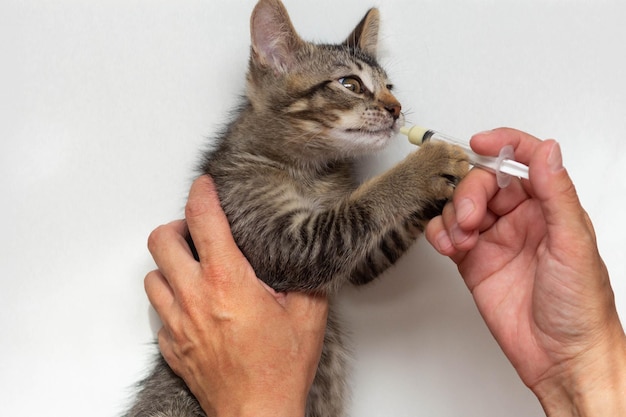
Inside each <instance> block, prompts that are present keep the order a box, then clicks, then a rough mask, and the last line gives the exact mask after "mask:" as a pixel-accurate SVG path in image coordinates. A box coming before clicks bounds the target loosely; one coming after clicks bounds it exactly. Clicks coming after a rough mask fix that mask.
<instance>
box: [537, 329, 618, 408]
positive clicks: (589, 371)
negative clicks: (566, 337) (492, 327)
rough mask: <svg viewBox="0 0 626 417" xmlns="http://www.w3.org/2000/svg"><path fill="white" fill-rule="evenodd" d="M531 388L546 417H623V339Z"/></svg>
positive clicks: (589, 353) (608, 344) (591, 353)
mask: <svg viewBox="0 0 626 417" xmlns="http://www.w3.org/2000/svg"><path fill="white" fill-rule="evenodd" d="M587 356H588V357H586V358H584V360H579V361H576V363H567V364H564V365H562V367H563V369H562V370H561V371H560V372H558V375H557V376H555V377H552V378H549V379H546V380H545V381H542V382H541V383H539V384H537V386H535V387H533V388H532V390H533V392H534V393H535V395H537V398H538V399H539V401H540V403H541V405H542V407H543V409H544V411H545V413H546V415H547V416H548V417H601V416H618V415H619V416H621V415H624V416H626V337H625V336H624V334H623V332H622V333H621V335H620V337H619V338H618V340H617V343H607V344H606V345H605V346H604V347H603V348H602V349H596V350H595V351H594V352H588V353H587Z"/></svg>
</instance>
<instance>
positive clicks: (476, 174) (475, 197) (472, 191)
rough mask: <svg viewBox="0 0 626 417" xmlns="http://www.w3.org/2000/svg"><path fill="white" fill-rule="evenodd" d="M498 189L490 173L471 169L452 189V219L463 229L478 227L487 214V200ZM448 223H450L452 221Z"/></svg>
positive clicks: (469, 229) (488, 200) (468, 229)
mask: <svg viewBox="0 0 626 417" xmlns="http://www.w3.org/2000/svg"><path fill="white" fill-rule="evenodd" d="M499 190H500V188H499V187H498V184H497V181H496V178H495V176H494V175H493V174H492V173H490V172H487V171H485V170H482V169H472V170H471V171H470V172H469V173H468V174H467V175H466V176H465V178H463V180H461V182H460V183H459V185H458V186H457V188H456V190H455V191H454V196H453V198H452V201H453V204H454V214H455V219H454V221H455V222H456V223H457V224H458V225H459V227H461V229H463V230H466V231H471V230H475V229H478V228H479V226H480V225H481V224H482V223H483V219H484V217H485V216H486V214H487V211H488V210H487V208H488V204H489V202H490V201H491V199H492V198H493V197H494V196H495V195H496V193H497V192H498V191H499ZM448 223H449V224H450V225H451V224H452V221H449V222H448Z"/></svg>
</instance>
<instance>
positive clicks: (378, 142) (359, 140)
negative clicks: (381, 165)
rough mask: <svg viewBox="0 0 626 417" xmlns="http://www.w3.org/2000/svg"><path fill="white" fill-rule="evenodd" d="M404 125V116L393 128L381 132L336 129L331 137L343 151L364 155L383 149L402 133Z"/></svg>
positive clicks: (331, 133) (332, 131)
mask: <svg viewBox="0 0 626 417" xmlns="http://www.w3.org/2000/svg"><path fill="white" fill-rule="evenodd" d="M403 125H404V116H403V115H402V116H401V117H400V118H399V119H397V120H396V121H395V122H394V123H393V124H392V125H391V126H389V127H386V128H383V129H380V130H367V129H339V128H335V129H332V130H331V132H330V136H331V137H332V138H333V139H334V140H335V144H336V146H337V147H338V148H340V149H341V150H343V151H347V152H350V153H353V154H364V153H369V152H375V151H378V150H381V149H383V148H384V147H385V146H387V144H389V142H390V141H391V139H393V138H394V137H395V136H396V135H397V134H398V133H399V132H400V127H401V126H403Z"/></svg>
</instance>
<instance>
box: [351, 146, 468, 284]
mask: <svg viewBox="0 0 626 417" xmlns="http://www.w3.org/2000/svg"><path fill="white" fill-rule="evenodd" d="M467 170H468V163H467V158H466V156H465V153H464V152H463V151H462V150H460V149H459V148H456V147H453V146H450V145H446V144H425V145H424V146H422V148H420V150H418V151H416V152H414V153H413V154H411V155H410V156H409V157H407V158H406V159H405V160H404V161H402V162H401V163H399V164H398V165H397V166H395V167H394V168H392V169H391V170H389V171H388V172H386V173H384V174H382V175H381V176H379V177H377V178H374V179H372V180H371V181H370V182H369V183H365V184H363V186H362V187H360V188H359V189H358V190H357V192H356V193H355V196H353V197H356V199H357V201H358V200H361V201H360V204H366V205H371V206H372V207H377V208H379V209H380V210H379V211H380V212H381V213H384V211H385V210H391V211H394V210H395V211H396V218H395V219H394V218H393V217H394V216H393V215H387V216H386V217H387V221H389V220H391V222H390V223H389V227H388V228H387V229H386V230H385V232H383V233H382V234H380V235H379V236H377V237H376V236H375V237H374V238H377V241H376V242H375V244H373V245H372V246H371V248H370V250H369V251H368V253H367V255H366V256H365V257H364V258H363V259H362V260H361V261H360V262H359V263H358V265H357V266H356V268H355V270H354V272H353V273H352V275H351V276H350V281H351V282H352V283H353V284H356V285H361V284H365V283H367V282H369V281H371V280H372V279H374V278H376V277H377V276H378V275H380V274H381V273H382V272H383V271H385V270H386V269H387V268H388V267H390V266H391V265H393V264H394V263H395V262H396V260H397V259H398V258H399V257H400V256H401V255H402V254H403V253H404V252H405V251H406V250H407V249H408V247H409V246H410V245H411V244H412V243H413V241H414V240H415V238H417V236H418V235H419V234H420V233H421V232H422V231H423V230H424V227H425V226H426V223H427V222H428V221H429V220H430V219H432V218H433V217H435V216H436V215H438V214H440V213H441V211H442V209H443V206H444V205H445V203H446V202H447V201H448V200H449V199H450V198H451V197H452V193H453V191H454V187H455V186H456V184H458V182H459V181H460V180H461V179H462V178H463V176H464V175H465V174H466V173H467ZM357 204H358V203H357ZM384 217H385V215H384V214H382V215H381V218H380V221H381V223H385V218H384ZM383 229H384V228H383Z"/></svg>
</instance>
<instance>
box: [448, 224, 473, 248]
mask: <svg viewBox="0 0 626 417" xmlns="http://www.w3.org/2000/svg"><path fill="white" fill-rule="evenodd" d="M450 237H451V238H452V241H453V242H454V245H455V246H458V245H460V244H461V243H463V242H465V241H466V240H467V239H469V237H470V235H469V234H468V233H466V232H465V231H464V230H463V229H461V228H460V227H459V224H458V223H455V224H454V226H452V229H450Z"/></svg>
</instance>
